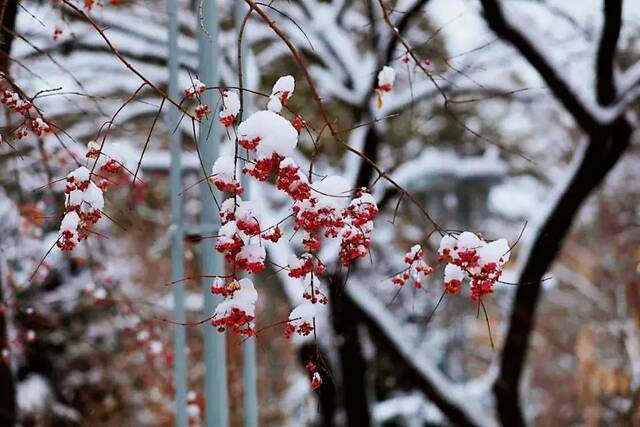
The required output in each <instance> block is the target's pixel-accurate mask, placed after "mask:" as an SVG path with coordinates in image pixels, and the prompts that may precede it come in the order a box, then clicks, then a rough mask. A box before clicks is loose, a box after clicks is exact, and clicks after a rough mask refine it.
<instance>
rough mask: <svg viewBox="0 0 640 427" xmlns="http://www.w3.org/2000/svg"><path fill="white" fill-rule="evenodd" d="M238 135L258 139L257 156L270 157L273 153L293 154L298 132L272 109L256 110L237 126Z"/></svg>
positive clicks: (242, 137) (283, 155)
mask: <svg viewBox="0 0 640 427" xmlns="http://www.w3.org/2000/svg"><path fill="white" fill-rule="evenodd" d="M238 137H239V138H240V139H241V140H242V139H248V140H254V139H256V138H259V139H260V142H259V144H258V146H257V147H256V151H257V154H258V158H270V157H271V156H272V155H273V154H278V155H280V156H282V157H289V156H291V155H293V153H294V150H295V148H296V145H297V143H298V132H297V131H296V129H295V128H294V127H293V125H292V124H291V123H290V122H289V121H288V120H287V119H285V118H283V117H282V116H280V115H278V114H276V113H274V112H273V111H267V110H265V111H257V112H255V113H253V114H252V115H250V116H249V117H248V118H247V119H246V120H245V121H243V122H242V123H240V126H238Z"/></svg>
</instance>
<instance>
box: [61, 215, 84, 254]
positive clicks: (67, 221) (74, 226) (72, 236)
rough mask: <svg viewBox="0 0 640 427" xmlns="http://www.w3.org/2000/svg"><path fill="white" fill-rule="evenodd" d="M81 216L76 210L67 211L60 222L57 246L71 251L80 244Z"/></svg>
mask: <svg viewBox="0 0 640 427" xmlns="http://www.w3.org/2000/svg"><path fill="white" fill-rule="evenodd" d="M79 224H80V217H79V216H78V214H77V213H76V212H75V211H71V212H67V213H66V215H65V216H64V218H62V222H61V223H60V235H59V237H58V241H57V242H56V246H58V248H60V249H61V250H63V251H70V250H72V249H73V248H75V247H76V245H77V244H78V241H79V240H80V239H79V236H78V225H79Z"/></svg>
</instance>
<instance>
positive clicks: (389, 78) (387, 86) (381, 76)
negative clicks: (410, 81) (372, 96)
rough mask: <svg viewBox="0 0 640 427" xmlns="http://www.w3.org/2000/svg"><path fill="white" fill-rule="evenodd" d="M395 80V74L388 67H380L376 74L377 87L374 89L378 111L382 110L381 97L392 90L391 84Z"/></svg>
mask: <svg viewBox="0 0 640 427" xmlns="http://www.w3.org/2000/svg"><path fill="white" fill-rule="evenodd" d="M395 80H396V72H395V70H394V69H393V68H391V67H389V66H386V65H385V66H384V67H382V70H380V72H378V86H377V87H376V93H377V95H378V97H377V99H378V109H380V108H382V104H383V99H382V98H383V95H384V94H386V93H389V92H391V91H392V90H393V84H394V83H395Z"/></svg>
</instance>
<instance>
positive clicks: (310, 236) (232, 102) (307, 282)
mask: <svg viewBox="0 0 640 427" xmlns="http://www.w3.org/2000/svg"><path fill="white" fill-rule="evenodd" d="M294 87H295V81H294V79H293V77H292V76H285V77H282V78H280V79H278V81H277V82H276V83H275V84H274V86H273V89H272V91H271V95H270V97H269V101H268V104H267V109H265V110H261V111H257V112H255V113H253V114H251V115H250V116H249V117H247V118H246V119H245V120H244V121H242V122H241V123H239V124H238V125H237V129H236V132H235V134H236V135H237V144H238V146H239V147H240V148H242V149H243V153H242V155H241V156H238V157H231V156H224V155H223V156H220V157H219V158H218V159H217V160H216V161H215V163H214V165H213V168H212V171H211V175H210V177H209V180H210V182H211V183H212V184H213V185H215V186H216V188H217V189H218V190H220V191H224V192H227V193H229V197H228V198H227V199H226V200H224V201H223V202H222V204H221V206H220V210H219V216H220V222H221V227H220V229H219V231H218V235H217V240H216V243H215V250H216V251H218V252H220V253H221V254H222V255H223V256H224V259H225V261H226V263H227V264H228V266H227V271H231V272H232V273H231V277H233V278H236V276H237V275H238V274H239V273H240V272H246V273H252V274H256V273H259V272H261V271H263V270H264V268H265V262H266V248H267V245H270V244H275V243H277V242H279V241H280V239H281V238H282V237H283V229H282V228H281V224H282V223H283V222H284V221H285V220H286V219H289V217H292V218H293V226H292V230H291V231H292V232H293V236H292V237H294V236H297V237H298V239H299V243H301V246H302V251H301V253H298V254H291V256H290V257H289V260H288V265H287V266H285V267H284V268H285V269H286V270H287V272H288V275H289V276H290V277H292V278H296V279H300V280H301V284H302V297H303V300H304V301H305V302H304V304H302V305H300V306H298V307H296V308H295V309H294V310H293V311H292V312H291V315H290V316H289V320H288V321H287V326H286V329H285V336H287V337H290V336H291V335H292V334H297V335H301V336H306V335H309V334H310V333H311V332H312V331H313V323H314V318H315V313H316V310H317V307H316V306H317V305H322V304H327V302H328V299H327V296H326V292H325V291H323V290H321V281H320V280H319V278H318V276H320V275H322V274H323V273H324V271H325V269H326V267H325V265H324V264H323V263H322V262H321V261H320V258H319V257H318V253H319V251H320V249H321V248H322V244H323V242H324V239H338V240H339V242H340V251H339V264H340V265H342V266H348V265H349V264H350V263H351V262H353V261H355V260H357V259H360V258H363V257H365V256H366V255H367V253H368V250H369V248H370V245H371V235H372V232H373V219H374V218H375V217H376V216H377V215H378V207H377V205H376V203H375V200H374V198H373V197H372V196H371V195H370V194H368V193H367V191H366V189H364V188H363V189H356V190H355V191H354V189H352V188H351V186H350V185H349V183H348V182H347V181H346V180H345V179H344V178H342V177H340V176H327V177H325V178H323V179H319V180H317V181H314V182H312V175H311V174H309V172H308V171H304V170H303V169H302V167H301V166H300V165H299V164H298V162H297V161H296V160H295V159H294V156H295V154H296V153H295V150H296V146H297V144H298V134H299V131H300V129H302V127H303V126H304V125H305V124H304V121H303V120H302V118H300V117H299V116H295V117H294V118H293V123H292V121H291V120H290V119H288V118H287V117H285V115H284V114H283V110H282V107H283V106H284V105H287V103H288V101H289V99H290V98H291V96H292V94H293V91H294ZM222 96H223V100H222V103H223V110H222V112H221V114H220V121H221V123H222V124H223V125H224V126H229V127H230V126H235V123H236V119H237V114H238V113H239V108H240V106H239V102H237V96H236V95H235V94H234V93H232V92H229V91H223V94H222ZM245 150H246V153H244V151H245ZM238 164H240V165H241V173H243V174H245V175H248V176H251V177H253V178H255V179H256V180H258V181H267V180H269V179H272V180H273V181H272V182H274V184H275V187H276V188H277V189H278V190H279V191H281V192H283V193H284V194H285V195H286V196H287V197H288V199H289V202H290V205H291V214H290V215H289V216H288V217H287V218H285V220H283V221H281V222H279V223H277V224H275V225H270V226H269V224H263V219H262V218H261V215H260V213H261V211H260V207H259V206H257V204H256V203H255V202H254V201H251V200H242V199H241V198H240V197H239V196H240V194H242V193H243V188H242V186H241V185H240V178H239V176H238V175H237V170H236V168H237V165H238ZM272 224H273V223H272ZM236 279H237V278H236ZM238 283H240V282H238V281H236V280H232V281H231V282H230V283H227V280H224V279H222V278H217V279H215V280H214V281H213V284H212V287H211V292H212V293H214V294H216V295H220V296H222V297H224V298H225V300H224V301H223V302H222V303H221V304H220V305H219V306H218V309H217V311H216V318H215V320H214V325H215V326H218V327H219V328H221V329H224V330H230V331H232V332H235V333H240V334H246V332H245V331H247V330H251V328H250V327H244V326H242V325H244V324H248V323H251V322H253V315H254V314H253V311H247V310H240V309H239V308H238V307H237V306H236V305H237V304H236V305H234V304H235V303H234V300H235V299H236V298H237V297H236V296H237V295H242V292H240V290H238V286H239V285H238ZM254 292H255V291H254ZM252 295H253V293H252ZM256 295H257V294H256ZM254 304H255V301H254ZM234 310H235V311H234ZM316 382H317V383H318V381H316ZM320 383H321V380H320V382H319V383H318V386H319V384H320Z"/></svg>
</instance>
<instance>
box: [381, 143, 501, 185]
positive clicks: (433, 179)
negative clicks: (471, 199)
mask: <svg viewBox="0 0 640 427" xmlns="http://www.w3.org/2000/svg"><path fill="white" fill-rule="evenodd" d="M506 173H507V164H506V163H505V162H504V160H502V159H501V158H500V157H499V152H498V151H497V150H495V149H487V151H486V152H485V153H484V154H482V155H480V156H459V155H458V154H456V153H455V152H453V151H442V150H438V149H435V148H427V149H425V150H423V151H422V154H420V155H419V156H418V157H417V158H415V159H413V160H410V161H407V162H405V163H404V164H403V165H402V166H400V167H399V168H398V169H397V170H396V171H395V172H394V174H393V177H394V178H395V180H396V182H398V183H399V184H400V185H402V186H405V187H409V189H426V188H429V187H431V186H433V185H435V183H437V182H441V181H448V180H451V179H456V180H462V179H464V180H471V179H495V180H499V179H501V178H502V177H504V176H505V175H506Z"/></svg>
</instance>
